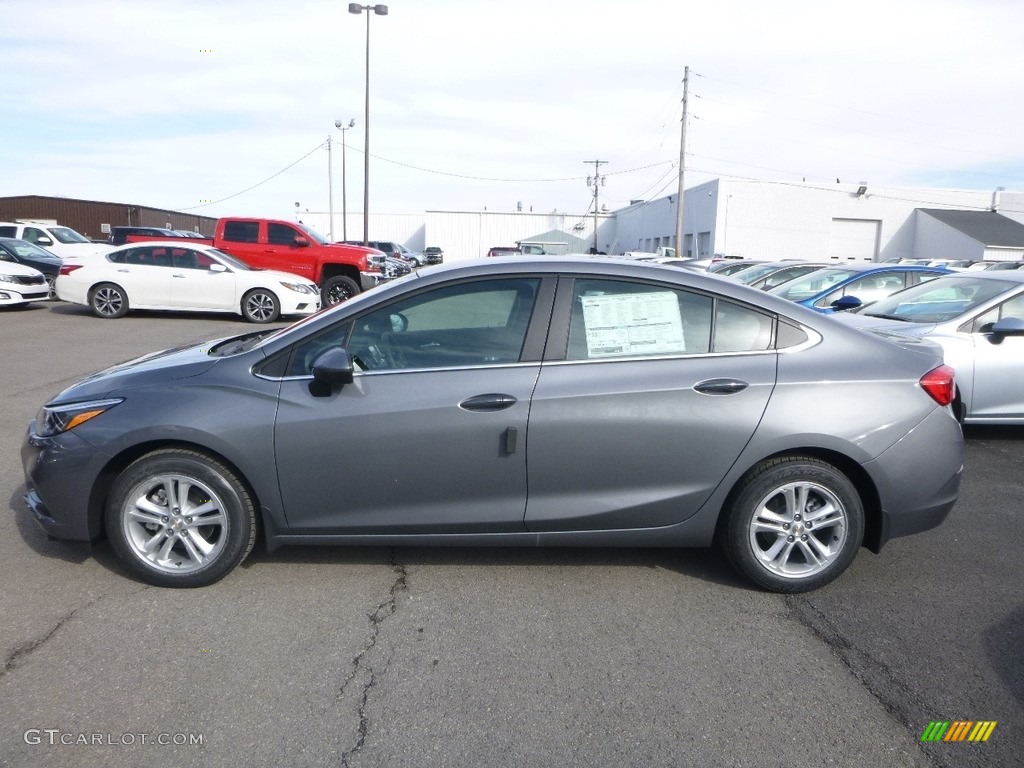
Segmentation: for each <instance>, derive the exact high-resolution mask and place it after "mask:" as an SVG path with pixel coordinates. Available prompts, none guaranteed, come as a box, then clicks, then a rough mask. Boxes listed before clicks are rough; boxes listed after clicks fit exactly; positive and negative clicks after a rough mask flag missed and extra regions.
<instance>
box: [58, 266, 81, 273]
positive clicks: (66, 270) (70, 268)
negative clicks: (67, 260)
mask: <svg viewBox="0 0 1024 768" xmlns="http://www.w3.org/2000/svg"><path fill="white" fill-rule="evenodd" d="M84 266H85V265H84V264H64V265H62V266H61V268H60V273H61V274H62V275H70V274H71V273H72V272H74V271H75V270H76V269H81V268H82V267H84Z"/></svg>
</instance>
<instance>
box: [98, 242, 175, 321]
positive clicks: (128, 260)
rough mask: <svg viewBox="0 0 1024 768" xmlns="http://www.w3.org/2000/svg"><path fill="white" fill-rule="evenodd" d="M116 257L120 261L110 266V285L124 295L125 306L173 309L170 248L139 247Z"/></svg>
mask: <svg viewBox="0 0 1024 768" xmlns="http://www.w3.org/2000/svg"><path fill="white" fill-rule="evenodd" d="M118 258H119V259H121V260H120V261H118V262H117V263H114V264H111V265H110V266H112V267H113V270H114V271H113V274H112V275H111V277H112V278H113V280H112V282H115V283H117V284H119V285H120V286H121V287H122V288H124V289H125V291H126V292H127V293H128V306H130V307H159V308H167V307H171V306H173V300H172V299H171V255H170V249H168V248H166V247H164V246H162V245H161V246H140V247H137V248H132V249H130V250H128V251H122V252H121V253H120V254H118ZM104 272H105V273H106V272H108V270H107V269H104Z"/></svg>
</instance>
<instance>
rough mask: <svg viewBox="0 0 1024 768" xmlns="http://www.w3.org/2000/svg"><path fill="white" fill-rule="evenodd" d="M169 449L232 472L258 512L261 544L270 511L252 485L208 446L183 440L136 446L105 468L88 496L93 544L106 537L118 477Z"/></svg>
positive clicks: (230, 463)
mask: <svg viewBox="0 0 1024 768" xmlns="http://www.w3.org/2000/svg"><path fill="white" fill-rule="evenodd" d="M168 448H171V449H179V450H184V451H195V452H196V453H201V454H203V455H204V456H208V457H209V458H211V459H214V460H215V461H218V462H220V463H221V464H223V465H224V466H225V467H227V468H228V469H229V470H231V472H232V473H233V474H234V475H235V477H237V478H238V480H239V482H241V483H242V484H243V485H245V489H246V491H247V492H248V494H249V497H250V498H251V499H252V503H253V506H254V507H255V508H256V541H257V543H258V542H259V540H260V538H261V537H262V535H263V531H264V530H265V521H264V519H263V518H264V515H266V514H267V510H266V509H265V508H264V507H263V505H262V503H261V502H260V497H259V495H258V494H257V492H256V489H255V487H254V486H253V484H252V483H251V482H249V478H247V477H246V476H245V473H244V472H242V470H241V469H240V468H239V467H238V465H237V464H236V463H235V462H233V461H231V460H230V459H229V458H227V457H226V456H224V455H223V454H221V453H218V452H217V451H214V450H211V449H210V448H209V447H208V446H205V445H201V444H199V443H192V442H188V441H182V440H151V441H148V442H143V443H137V444H135V445H132V446H130V447H128V448H125V449H124V450H123V451H121V452H120V453H118V454H116V455H115V456H113V457H112V458H111V459H110V460H109V461H108V462H107V463H106V464H105V465H104V467H103V469H102V470H101V471H100V473H99V475H98V476H97V478H96V482H95V483H93V486H92V491H91V493H90V494H89V508H88V515H89V532H90V538H91V539H92V540H93V541H97V540H99V539H102V538H105V537H106V530H105V529H104V528H105V526H104V522H103V519H104V510H105V509H106V506H107V499H108V498H109V497H110V492H111V490H112V489H113V487H114V483H115V482H116V481H117V478H118V476H119V475H120V474H121V473H122V472H123V471H124V470H125V469H127V468H128V467H129V466H130V465H131V464H132V463H133V462H135V461H137V460H138V459H141V458H142V457H143V456H146V455H147V454H150V453H153V452H154V451H159V450H165V449H168Z"/></svg>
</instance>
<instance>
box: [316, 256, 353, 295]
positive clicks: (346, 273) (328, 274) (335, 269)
mask: <svg viewBox="0 0 1024 768" xmlns="http://www.w3.org/2000/svg"><path fill="white" fill-rule="evenodd" d="M332 277H347V278H349V279H351V280H354V281H355V283H356V285H359V284H360V283H359V268H358V267H356V265H354V264H339V263H337V262H332V263H329V264H324V265H323V269H322V270H321V272H320V283H319V285H320V288H321V289H323V286H324V283H326V282H327V281H328V280H330V279H331V278H332Z"/></svg>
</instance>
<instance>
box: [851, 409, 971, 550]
mask: <svg viewBox="0 0 1024 768" xmlns="http://www.w3.org/2000/svg"><path fill="white" fill-rule="evenodd" d="M864 469H866V470H867V471H868V473H869V474H870V475H871V477H872V478H873V479H874V481H875V484H876V487H877V489H878V495H879V500H880V502H881V520H880V521H879V522H880V529H879V530H878V531H877V535H876V537H875V540H874V541H866V542H865V544H867V545H868V546H869V547H870V548H871V549H873V550H875V551H878V550H879V549H881V547H882V546H883V545H884V544H885V543H886V542H887V541H888V540H889V539H895V538H899V537H901V536H910V535H912V534H915V533H921V532H922V531H927V530H929V529H931V528H935V527H936V526H938V525H940V524H941V523H942V522H943V521H944V520H945V519H946V517H947V516H948V515H949V513H950V511H951V510H952V509H953V506H954V505H955V504H956V501H957V498H958V496H959V494H960V477H961V473H962V471H963V433H962V432H961V431H960V425H959V424H958V423H957V422H956V419H954V418H953V416H952V414H951V413H950V412H949V410H948V409H945V408H937V409H935V410H934V411H932V413H931V414H929V415H928V416H927V417H926V418H925V419H924V421H922V422H921V423H920V424H918V425H917V426H916V427H914V429H912V430H911V431H910V432H909V433H908V434H907V435H906V436H905V437H904V438H903V439H902V440H900V441H899V442H897V443H896V444H895V445H893V446H892V447H891V448H889V449H888V450H887V451H885V452H884V453H882V454H881V455H880V456H879V457H878V458H876V459H875V460H873V461H870V462H868V463H866V464H865V465H864Z"/></svg>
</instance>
